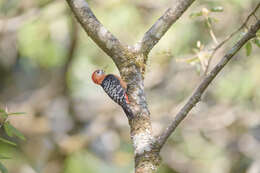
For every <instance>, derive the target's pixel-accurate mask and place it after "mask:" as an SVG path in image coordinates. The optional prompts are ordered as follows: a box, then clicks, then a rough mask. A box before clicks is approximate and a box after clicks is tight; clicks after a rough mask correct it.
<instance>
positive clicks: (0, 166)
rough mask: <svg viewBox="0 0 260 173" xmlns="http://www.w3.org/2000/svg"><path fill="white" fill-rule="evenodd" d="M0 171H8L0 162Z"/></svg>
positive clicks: (6, 172)
mask: <svg viewBox="0 0 260 173" xmlns="http://www.w3.org/2000/svg"><path fill="white" fill-rule="evenodd" d="M0 171H1V172H2V173H8V170H7V169H6V167H5V166H4V165H3V164H2V163H1V162H0Z"/></svg>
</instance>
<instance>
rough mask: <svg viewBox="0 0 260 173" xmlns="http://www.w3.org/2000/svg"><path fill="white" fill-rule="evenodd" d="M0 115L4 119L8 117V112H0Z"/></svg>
mask: <svg viewBox="0 0 260 173" xmlns="http://www.w3.org/2000/svg"><path fill="white" fill-rule="evenodd" d="M0 116H1V117H2V118H3V119H6V118H7V117H8V114H7V113H6V112H0Z"/></svg>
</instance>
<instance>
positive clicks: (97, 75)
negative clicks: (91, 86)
mask: <svg viewBox="0 0 260 173" xmlns="http://www.w3.org/2000/svg"><path fill="white" fill-rule="evenodd" d="M91 78H92V81H93V82H94V83H95V84H97V85H100V86H101V87H102V88H103V89H104V91H105V92H106V93H107V95H108V96H109V97H110V98H111V99H112V100H113V101H114V102H116V103H117V104H118V105H119V106H121V107H122V109H123V110H124V112H125V114H126V116H127V117H128V119H131V118H133V112H132V110H131V108H130V106H129V100H128V96H127V93H126V92H127V84H126V82H124V81H123V80H122V79H121V78H120V77H119V76H117V75H114V74H106V73H105V72H104V70H100V69H98V70H95V71H94V72H93V73H92V76H91Z"/></svg>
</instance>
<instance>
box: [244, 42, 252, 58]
mask: <svg viewBox="0 0 260 173" xmlns="http://www.w3.org/2000/svg"><path fill="white" fill-rule="evenodd" d="M245 48H246V56H250V55H251V52H252V44H251V42H250V41H249V42H247V43H246V47H245Z"/></svg>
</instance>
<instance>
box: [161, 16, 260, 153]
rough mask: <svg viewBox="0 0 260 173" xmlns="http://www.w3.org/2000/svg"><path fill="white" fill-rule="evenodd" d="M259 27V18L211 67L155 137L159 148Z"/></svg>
mask: <svg viewBox="0 0 260 173" xmlns="http://www.w3.org/2000/svg"><path fill="white" fill-rule="evenodd" d="M259 29H260V20H258V21H257V23H256V24H255V25H253V26H251V28H250V29H249V31H248V32H247V33H246V34H245V35H244V36H243V37H242V38H241V39H240V40H239V41H238V42H237V43H236V44H235V45H234V46H233V47H232V48H231V49H230V50H229V51H228V52H227V54H226V55H225V56H224V57H223V58H222V59H221V61H220V62H219V63H218V64H217V65H216V66H215V67H214V68H213V70H212V71H211V72H210V73H209V74H208V75H207V76H206V77H205V78H204V80H203V81H202V82H201V83H200V85H199V86H198V88H197V89H196V90H195V91H194V93H193V94H192V95H191V97H190V98H189V99H188V101H187V102H186V104H185V105H184V106H183V107H182V109H181V110H180V111H179V112H178V114H177V115H176V117H175V120H174V121H173V122H172V123H171V124H170V125H169V127H168V128H167V129H166V130H165V131H164V132H163V133H162V135H160V136H159V138H158V139H157V142H158V147H159V148H161V147H162V146H163V145H164V144H165V142H166V140H167V139H168V138H169V136H170V135H171V134H172V133H173V132H174V130H175V129H176V127H177V126H178V125H179V124H180V122H181V121H182V120H183V119H184V118H185V117H186V116H187V114H188V113H189V111H190V110H191V109H192V108H193V107H194V106H195V105H196V104H197V103H198V102H199V101H200V99H201V96H202V94H203V93H204V91H205V90H206V89H207V87H208V86H209V84H210V83H211V82H212V81H213V79H214V78H215V77H216V76H217V74H218V73H219V72H220V71H221V70H222V69H223V68H224V67H225V65H226V64H227V63H228V62H229V60H231V58H232V57H233V56H234V55H235V54H236V53H237V52H238V51H239V49H240V48H241V47H242V46H243V45H244V44H245V43H246V42H247V41H248V40H250V39H252V38H253V37H255V36H256V32H257V31H258V30H259Z"/></svg>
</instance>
